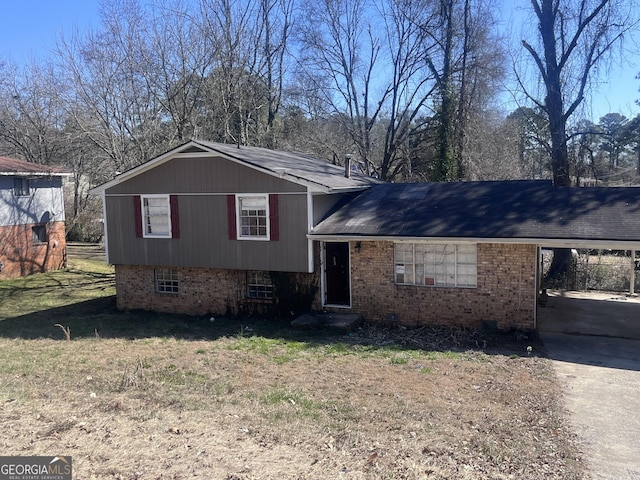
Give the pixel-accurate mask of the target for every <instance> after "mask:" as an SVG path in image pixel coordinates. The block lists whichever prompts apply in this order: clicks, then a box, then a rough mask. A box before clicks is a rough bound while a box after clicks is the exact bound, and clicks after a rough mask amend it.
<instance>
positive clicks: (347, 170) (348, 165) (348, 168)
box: [344, 153, 351, 178]
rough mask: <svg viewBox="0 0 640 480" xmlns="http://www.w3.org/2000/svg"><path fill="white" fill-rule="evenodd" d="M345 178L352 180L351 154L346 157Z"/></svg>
mask: <svg viewBox="0 0 640 480" xmlns="http://www.w3.org/2000/svg"><path fill="white" fill-rule="evenodd" d="M344 176H345V177H347V178H351V154H349V153H347V154H346V155H345V156H344Z"/></svg>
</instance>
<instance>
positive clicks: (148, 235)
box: [140, 194, 172, 238]
mask: <svg viewBox="0 0 640 480" xmlns="http://www.w3.org/2000/svg"><path fill="white" fill-rule="evenodd" d="M169 197H170V196H169V195H157V194H153V195H140V208H141V209H142V212H141V215H142V217H141V218H142V237H143V238H171V231H172V230H171V200H170V198H169ZM147 198H164V199H166V200H167V225H168V227H169V228H168V232H167V233H166V234H162V235H159V234H156V233H147V222H146V215H145V212H144V201H145V199H147Z"/></svg>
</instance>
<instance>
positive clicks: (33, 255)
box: [0, 222, 67, 279]
mask: <svg viewBox="0 0 640 480" xmlns="http://www.w3.org/2000/svg"><path fill="white" fill-rule="evenodd" d="M36 225H38V224H26V225H11V226H4V227H0V279H7V278H16V277H21V276H25V275H31V274H33V273H43V272H49V271H52V270H59V269H61V268H64V267H65V266H66V261H67V257H66V255H67V253H66V250H67V248H66V241H65V227H64V222H51V223H48V224H46V229H47V238H48V242H46V243H33V232H32V227H34V226H36Z"/></svg>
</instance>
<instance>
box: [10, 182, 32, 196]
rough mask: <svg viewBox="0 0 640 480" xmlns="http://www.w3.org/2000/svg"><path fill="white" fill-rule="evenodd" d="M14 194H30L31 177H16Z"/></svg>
mask: <svg viewBox="0 0 640 480" xmlns="http://www.w3.org/2000/svg"><path fill="white" fill-rule="evenodd" d="M13 194H14V195H15V196H16V197H25V196H27V195H29V179H28V178H14V179H13Z"/></svg>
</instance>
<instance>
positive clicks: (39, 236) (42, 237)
mask: <svg viewBox="0 0 640 480" xmlns="http://www.w3.org/2000/svg"><path fill="white" fill-rule="evenodd" d="M31 236H32V238H33V243H47V226H46V225H36V226H34V227H31Z"/></svg>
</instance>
